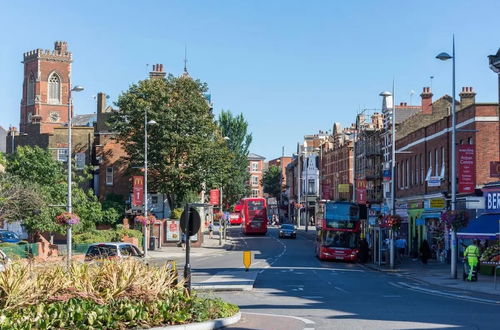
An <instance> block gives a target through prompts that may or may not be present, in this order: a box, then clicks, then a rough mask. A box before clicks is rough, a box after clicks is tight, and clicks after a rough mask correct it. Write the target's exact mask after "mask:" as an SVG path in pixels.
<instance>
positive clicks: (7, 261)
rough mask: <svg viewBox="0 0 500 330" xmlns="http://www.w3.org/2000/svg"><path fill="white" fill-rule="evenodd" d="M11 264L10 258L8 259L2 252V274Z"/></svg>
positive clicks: (0, 262)
mask: <svg viewBox="0 0 500 330" xmlns="http://www.w3.org/2000/svg"><path fill="white" fill-rule="evenodd" d="M9 263H10V259H9V257H7V255H6V254H5V252H3V251H2V250H0V272H3V271H4V270H5V268H7V266H8V265H9Z"/></svg>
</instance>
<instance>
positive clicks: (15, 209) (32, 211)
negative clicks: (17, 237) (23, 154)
mask: <svg viewBox="0 0 500 330" xmlns="http://www.w3.org/2000/svg"><path fill="white" fill-rule="evenodd" d="M37 188H38V186H37V185H36V184H35V185H34V184H27V183H25V182H23V181H22V180H20V178H18V177H16V176H13V175H10V174H8V173H0V221H6V222H14V221H17V220H20V219H22V218H23V217H26V216H33V215H36V214H38V212H39V210H40V209H41V208H42V207H43V199H42V198H41V196H40V194H39V193H38V191H37Z"/></svg>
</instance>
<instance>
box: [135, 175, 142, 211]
mask: <svg viewBox="0 0 500 330" xmlns="http://www.w3.org/2000/svg"><path fill="white" fill-rule="evenodd" d="M132 180H133V185H132V187H133V194H132V206H142V204H144V177H142V176H134V177H132Z"/></svg>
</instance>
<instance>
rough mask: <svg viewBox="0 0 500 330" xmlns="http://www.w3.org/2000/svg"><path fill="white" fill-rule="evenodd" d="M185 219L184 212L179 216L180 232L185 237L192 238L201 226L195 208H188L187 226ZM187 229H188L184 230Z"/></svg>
mask: <svg viewBox="0 0 500 330" xmlns="http://www.w3.org/2000/svg"><path fill="white" fill-rule="evenodd" d="M186 218H187V217H186V216H185V212H182V215H181V230H182V232H183V233H184V234H186V235H187V236H193V235H196V234H197V233H198V231H199V230H200V226H201V218H200V214H199V213H198V211H196V209H195V208H192V207H191V208H190V210H189V221H188V226H186V220H187V219H186ZM186 227H188V228H186Z"/></svg>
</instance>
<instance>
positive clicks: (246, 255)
mask: <svg viewBox="0 0 500 330" xmlns="http://www.w3.org/2000/svg"><path fill="white" fill-rule="evenodd" d="M251 264H252V251H243V266H245V268H246V271H247V272H248V268H250V265H251Z"/></svg>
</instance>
